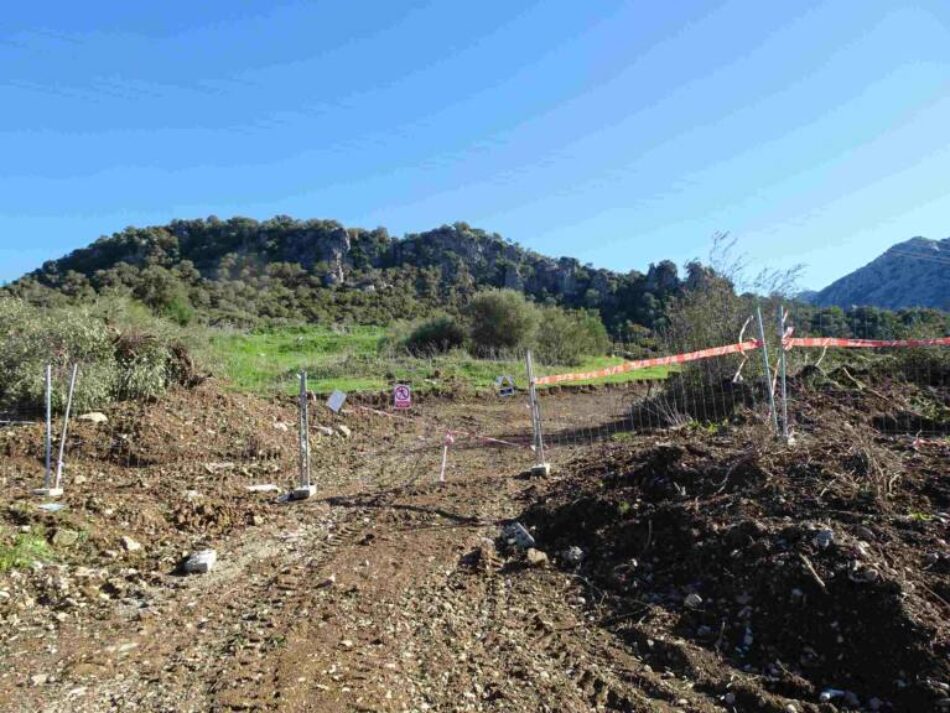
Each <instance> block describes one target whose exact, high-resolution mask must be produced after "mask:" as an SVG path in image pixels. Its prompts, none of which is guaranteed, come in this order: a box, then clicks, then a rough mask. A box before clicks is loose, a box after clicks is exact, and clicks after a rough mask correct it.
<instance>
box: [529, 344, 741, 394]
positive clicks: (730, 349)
mask: <svg viewBox="0 0 950 713" xmlns="http://www.w3.org/2000/svg"><path fill="white" fill-rule="evenodd" d="M758 348H759V340H758V339H749V340H747V341H744V342H738V343H736V344H727V345H726V346H722V347H711V348H710V349H701V350H699V351H698V352H685V353H683V354H673V355H671V356H665V357H654V358H652V359H639V360H637V361H625V362H624V363H623V364H617V365H616V366H608V367H605V368H603V369H598V370H597V371H587V372H581V373H573V374H552V375H550V376H539V377H537V378H535V380H534V383H535V384H538V385H539V386H540V385H543V384H563V383H564V382H567V381H588V380H590V379H601V378H603V377H605V376H614V375H615V374H625V373H627V372H629V371H636V370H637V369H646V368H647V367H650V366H663V365H665V364H685V363H686V362H690V361H699V360H700V359H711V358H712V357H718V356H725V355H726V354H740V353H744V352H746V351H747V350H749V349H758Z"/></svg>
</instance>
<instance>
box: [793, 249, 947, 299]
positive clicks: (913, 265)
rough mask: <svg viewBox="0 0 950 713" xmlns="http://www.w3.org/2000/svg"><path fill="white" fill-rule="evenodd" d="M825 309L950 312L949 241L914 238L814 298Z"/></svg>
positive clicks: (812, 297) (836, 282) (846, 276)
mask: <svg viewBox="0 0 950 713" xmlns="http://www.w3.org/2000/svg"><path fill="white" fill-rule="evenodd" d="M808 301H810V302H811V303H812V304H815V305H819V306H822V307H830V306H833V305H837V306H839V307H845V308H847V307H851V306H853V305H865V306H874V307H883V308H887V309H901V308H909V307H934V308H937V309H943V310H950V238H944V239H943V240H928V239H927V238H919V237H918V238H911V239H910V240H907V241H905V242H903V243H898V244H897V245H895V246H893V247H892V248H890V249H889V250H888V251H887V252H885V253H884V254H883V255H881V256H880V257H878V258H876V259H875V260H873V261H872V262H870V263H868V264H867V265H865V266H864V267H862V268H860V269H858V270H855V271H854V272H852V273H850V274H848V275H845V276H844V277H842V278H841V279H839V280H836V281H835V282H833V283H831V284H830V285H828V287H826V288H825V289H823V290H821V291H819V292H818V293H817V294H814V295H813V296H811V299H809V300H808Z"/></svg>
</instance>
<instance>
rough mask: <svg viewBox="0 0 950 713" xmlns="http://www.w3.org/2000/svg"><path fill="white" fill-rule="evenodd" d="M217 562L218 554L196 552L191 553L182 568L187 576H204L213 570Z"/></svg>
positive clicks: (211, 551) (203, 551)
mask: <svg viewBox="0 0 950 713" xmlns="http://www.w3.org/2000/svg"><path fill="white" fill-rule="evenodd" d="M217 561H218V553H217V552H215V551H214V550H210V549H208V550H198V551H197V552H193V553H192V554H191V555H190V556H189V557H188V559H186V560H185V563H184V565H182V566H183V568H184V570H185V572H187V573H189V574H206V573H207V572H210V571H211V570H212V569H214V565H215V563H216V562H217Z"/></svg>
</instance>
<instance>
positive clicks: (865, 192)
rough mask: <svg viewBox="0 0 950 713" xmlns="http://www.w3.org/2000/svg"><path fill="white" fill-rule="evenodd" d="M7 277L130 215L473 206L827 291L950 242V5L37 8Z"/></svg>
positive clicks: (348, 212)
mask: <svg viewBox="0 0 950 713" xmlns="http://www.w3.org/2000/svg"><path fill="white" fill-rule="evenodd" d="M0 107H2V109H0V156H2V160H0V280H3V279H11V278H14V277H16V276H18V275H19V274H20V273H22V272H24V271H26V270H28V269H31V268H33V267H36V266H37V265H39V263H41V262H42V261H43V260H45V259H49V258H53V257H57V256H59V255H61V254H63V253H65V252H68V251H69V250H71V249H74V248H76V247H79V246H82V245H85V244H87V243H89V242H91V241H92V240H94V239H95V238H96V237H98V236H99V235H102V234H110V233H112V232H113V231H115V230H120V229H122V228H123V227H125V226H127V225H144V224H156V223H165V222H167V221H168V220H170V219H172V218H186V217H204V216H208V215H211V214H214V215H218V216H220V217H228V216H231V215H235V214H239V215H247V216H252V217H257V218H267V217H269V216H272V215H274V214H277V213H286V214H290V215H293V216H295V217H300V218H307V217H323V218H336V219H338V220H341V221H343V222H344V223H346V224H348V225H361V226H365V227H376V226H377V225H385V226H386V227H388V228H389V229H390V231H391V232H392V233H393V234H402V233H404V232H408V231H419V230H424V229H427V228H430V227H435V226H438V225H440V224H442V223H446V222H454V221H457V220H464V221H467V222H469V223H471V224H473V225H477V226H479V227H483V228H485V229H488V230H493V231H497V232H499V233H502V234H503V235H505V236H507V237H510V238H513V239H515V240H517V241H519V242H520V243H522V244H524V245H527V246H529V247H531V248H534V249H536V250H539V251H541V252H544V253H548V254H552V255H573V256H576V257H578V258H580V259H581V260H583V261H590V262H593V263H595V264H597V265H601V266H605V267H610V268H614V269H620V270H626V269H631V268H636V269H644V268H645V267H646V266H647V265H648V264H649V263H650V262H651V261H657V260H660V259H663V258H667V257H669V258H672V259H674V260H676V261H677V262H682V261H684V260H686V259H688V258H691V257H696V256H703V255H705V254H706V252H707V250H708V246H709V237H710V235H711V234H712V233H713V232H714V231H716V230H728V231H731V232H732V233H733V235H735V236H736V237H737V238H738V239H739V244H740V246H741V248H742V250H744V251H745V252H746V253H748V255H749V257H750V259H751V260H752V261H753V262H754V263H756V264H758V265H772V266H777V267H778V266H785V265H789V264H792V263H796V262H804V263H807V265H808V271H807V273H806V277H805V280H804V281H803V286H805V287H821V286H824V285H825V284H827V283H828V282H830V281H831V280H833V279H835V278H837V277H839V276H841V275H842V274H844V273H846V272H848V271H850V270H852V269H854V268H856V267H859V266H860V265H862V264H864V263H866V262H868V261H869V260H870V259H872V258H873V257H874V256H876V255H877V254H878V253H880V252H881V251H883V250H884V249H886V248H887V247H888V246H889V245H890V244H892V243H894V242H897V241H899V240H904V239H906V238H909V237H912V236H914V235H925V236H927V237H932V238H942V237H946V236H948V235H950V2H947V0H929V1H928V0H919V1H918V2H910V1H907V2H901V1H900V0H860V1H854V2H846V1H842V0H829V1H828V2H817V1H816V2H806V1H805V0H795V1H793V2H763V1H762V0H737V1H734V2H730V1H723V2H714V1H711V0H710V1H707V2H689V1H685V0H684V1H678V2H665V3H660V2H646V1H643V2H605V1H594V0H588V1H585V2H577V1H576V0H563V1H561V0H549V1H547V2H534V3H532V2H511V0H506V1H503V2H502V1H499V2H495V1H493V0H490V1H485V2H478V3H460V2H451V1H449V0H443V1H442V2H408V1H406V2H401V1H399V0H386V1H380V2H357V1H354V2H329V1H328V2H237V1H236V0H226V1H217V2H211V1H206V2H188V3H185V2H180V1H179V2H164V3H144V2H95V1H90V2H68V3H66V2H61V3H56V2H32V3H30V2H21V3H9V4H7V5H6V6H5V7H4V10H3V16H2V18H0Z"/></svg>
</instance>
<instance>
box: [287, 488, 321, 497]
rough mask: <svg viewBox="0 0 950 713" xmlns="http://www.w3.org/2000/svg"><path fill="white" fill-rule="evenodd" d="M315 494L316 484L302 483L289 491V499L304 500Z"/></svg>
mask: <svg viewBox="0 0 950 713" xmlns="http://www.w3.org/2000/svg"><path fill="white" fill-rule="evenodd" d="M316 494H317V486H316V485H303V486H301V487H299V488H294V489H293V490H291V491H290V499H291V500H306V499H307V498H312V497H313V496H314V495H316Z"/></svg>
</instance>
